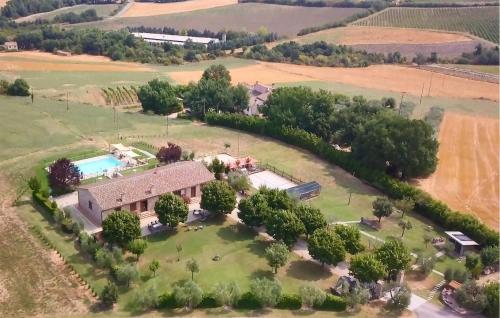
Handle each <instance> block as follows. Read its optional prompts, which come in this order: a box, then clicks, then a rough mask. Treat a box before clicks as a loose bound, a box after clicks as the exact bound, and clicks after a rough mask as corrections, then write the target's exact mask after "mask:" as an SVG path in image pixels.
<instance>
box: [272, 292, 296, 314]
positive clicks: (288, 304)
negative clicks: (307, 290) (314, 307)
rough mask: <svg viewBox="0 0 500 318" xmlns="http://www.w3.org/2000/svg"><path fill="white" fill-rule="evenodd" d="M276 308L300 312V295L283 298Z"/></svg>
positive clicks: (286, 295) (283, 296) (287, 295)
mask: <svg viewBox="0 0 500 318" xmlns="http://www.w3.org/2000/svg"><path fill="white" fill-rule="evenodd" d="M276 308H278V309H289V310H299V309H300V308H302V300H301V299H300V296H299V295H293V294H285V295H282V296H281V298H280V300H279V302H278V303H277V304H276Z"/></svg>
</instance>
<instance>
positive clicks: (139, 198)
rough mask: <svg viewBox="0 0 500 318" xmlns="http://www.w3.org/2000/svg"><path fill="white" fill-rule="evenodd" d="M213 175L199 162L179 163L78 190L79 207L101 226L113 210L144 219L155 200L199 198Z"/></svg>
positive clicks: (82, 187)
mask: <svg viewBox="0 0 500 318" xmlns="http://www.w3.org/2000/svg"><path fill="white" fill-rule="evenodd" d="M212 180H214V175H213V174H212V173H211V172H210V171H208V169H207V168H206V167H205V165H203V163H201V162H196V161H181V162H176V163H173V164H169V165H166V166H163V167H159V168H155V169H152V170H148V171H145V172H142V173H137V174H133V175H130V176H126V177H121V178H116V179H111V180H108V181H103V182H99V183H95V184H90V185H84V186H81V187H79V188H78V189H77V190H78V208H79V210H80V211H82V212H83V213H84V214H85V216H87V218H89V219H90V220H91V221H92V222H93V223H95V224H97V225H100V224H101V223H102V221H103V220H104V219H105V218H106V217H107V216H108V215H109V214H110V213H112V212H113V211H120V210H128V211H132V212H133V213H136V214H137V215H138V216H139V217H141V218H145V217H149V216H151V215H152V214H154V206H155V203H156V201H157V200H158V197H159V196H161V195H163V194H165V193H174V194H176V195H179V196H182V197H184V198H193V197H199V196H201V189H202V187H203V185H204V184H205V183H207V182H209V181H212Z"/></svg>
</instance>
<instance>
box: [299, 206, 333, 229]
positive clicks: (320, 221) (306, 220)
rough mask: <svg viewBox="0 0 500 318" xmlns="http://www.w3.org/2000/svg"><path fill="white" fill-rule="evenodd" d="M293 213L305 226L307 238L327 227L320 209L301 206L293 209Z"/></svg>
mask: <svg viewBox="0 0 500 318" xmlns="http://www.w3.org/2000/svg"><path fill="white" fill-rule="evenodd" d="M293 212H294V213H295V214H296V215H297V216H298V217H299V219H300V220H301V221H302V223H303V224H304V228H305V231H306V237H309V235H311V234H312V233H313V232H314V231H316V230H317V229H320V228H322V227H325V226H326V219H325V216H324V215H323V213H321V211H320V210H319V209H316V208H313V207H311V206H309V205H300V206H298V207H296V208H295V209H293Z"/></svg>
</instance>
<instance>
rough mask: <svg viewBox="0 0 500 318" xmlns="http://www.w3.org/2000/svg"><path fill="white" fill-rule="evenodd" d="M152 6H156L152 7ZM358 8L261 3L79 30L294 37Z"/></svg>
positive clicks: (120, 21) (104, 23)
mask: <svg viewBox="0 0 500 318" xmlns="http://www.w3.org/2000/svg"><path fill="white" fill-rule="evenodd" d="M151 5H153V4H151ZM365 11H366V10H365V9H358V8H310V7H299V6H284V5H273V4H259V3H242V4H235V5H229V6H222V7H217V8H211V9H206V10H197V11H191V12H181V13H176V14H163V15H158V13H156V12H155V13H154V16H150V17H147V18H144V17H117V18H114V19H107V20H103V21H97V22H90V23H82V24H80V26H79V27H97V28H101V29H114V30H116V29H122V28H125V27H127V26H130V27H139V26H146V27H161V28H162V27H165V26H169V27H173V28H175V29H178V30H182V29H196V30H205V29H207V30H210V31H214V32H218V31H220V30H223V29H225V30H233V31H249V32H256V31H258V30H259V29H260V28H261V27H263V26H264V27H266V28H267V29H268V30H269V31H272V32H276V33H278V34H280V35H284V36H289V37H294V36H296V35H297V33H298V32H299V31H300V30H302V29H303V28H307V27H312V26H318V25H323V24H325V23H333V22H340V21H343V20H344V19H346V18H348V17H350V16H352V15H354V14H356V13H361V12H365Z"/></svg>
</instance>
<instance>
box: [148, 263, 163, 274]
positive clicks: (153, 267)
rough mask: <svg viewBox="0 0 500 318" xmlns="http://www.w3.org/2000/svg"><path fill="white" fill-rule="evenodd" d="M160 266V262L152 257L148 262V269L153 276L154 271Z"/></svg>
mask: <svg viewBox="0 0 500 318" xmlns="http://www.w3.org/2000/svg"><path fill="white" fill-rule="evenodd" d="M159 268H160V262H158V260H156V259H154V260H152V261H151V263H149V266H148V269H149V271H150V272H153V276H156V271H157V270H158V269H159Z"/></svg>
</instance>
